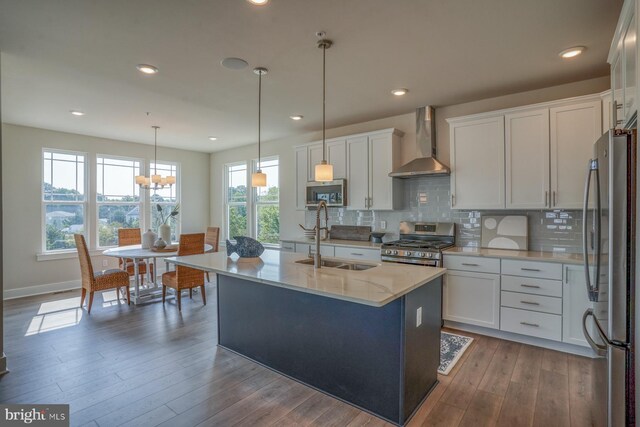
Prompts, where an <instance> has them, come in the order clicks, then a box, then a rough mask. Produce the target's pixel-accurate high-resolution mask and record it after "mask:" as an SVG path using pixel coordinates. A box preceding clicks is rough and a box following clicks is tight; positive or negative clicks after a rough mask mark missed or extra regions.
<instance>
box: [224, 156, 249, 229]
mask: <svg viewBox="0 0 640 427" xmlns="http://www.w3.org/2000/svg"><path fill="white" fill-rule="evenodd" d="M247 173H248V169H247V163H246V162H243V163H234V164H229V165H227V166H226V180H225V183H226V199H225V202H226V203H225V207H226V212H225V216H226V230H225V231H226V235H227V238H228V239H233V237H235V236H248V235H249V234H248V233H247V224H248V223H249V222H248V217H247Z"/></svg>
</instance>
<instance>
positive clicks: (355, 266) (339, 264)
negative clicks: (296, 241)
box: [296, 258, 376, 271]
mask: <svg viewBox="0 0 640 427" xmlns="http://www.w3.org/2000/svg"><path fill="white" fill-rule="evenodd" d="M296 263H297V264H304V265H313V259H312V258H307V259H301V260H300V261H296ZM320 266H321V267H328V268H338V269H340V270H353V271H364V270H369V269H370V268H373V267H376V264H363V263H360V262H357V263H356V262H347V261H337V260H331V259H323V260H321V262H320Z"/></svg>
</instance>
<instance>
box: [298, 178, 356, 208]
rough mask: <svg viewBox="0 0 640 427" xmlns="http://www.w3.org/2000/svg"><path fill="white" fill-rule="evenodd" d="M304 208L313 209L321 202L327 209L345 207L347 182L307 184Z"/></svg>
mask: <svg viewBox="0 0 640 427" xmlns="http://www.w3.org/2000/svg"><path fill="white" fill-rule="evenodd" d="M306 197H307V199H306V201H307V202H306V206H307V207H315V206H316V205H317V204H318V203H319V202H320V201H321V200H324V201H325V202H327V206H329V207H341V206H346V205H347V180H346V179H335V180H333V181H327V182H315V181H311V182H307V194H306Z"/></svg>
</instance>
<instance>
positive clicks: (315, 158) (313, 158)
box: [307, 143, 322, 181]
mask: <svg viewBox="0 0 640 427" xmlns="http://www.w3.org/2000/svg"><path fill="white" fill-rule="evenodd" d="M308 149H309V176H308V177H307V181H315V180H316V165H319V164H320V162H321V161H322V143H320V144H318V143H314V144H313V145H310V146H309V147H308Z"/></svg>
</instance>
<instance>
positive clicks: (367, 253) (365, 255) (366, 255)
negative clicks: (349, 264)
mask: <svg viewBox="0 0 640 427" xmlns="http://www.w3.org/2000/svg"><path fill="white" fill-rule="evenodd" d="M336 258H348V259H366V260H369V261H380V250H379V249H365V248H347V247H344V246H336Z"/></svg>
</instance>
